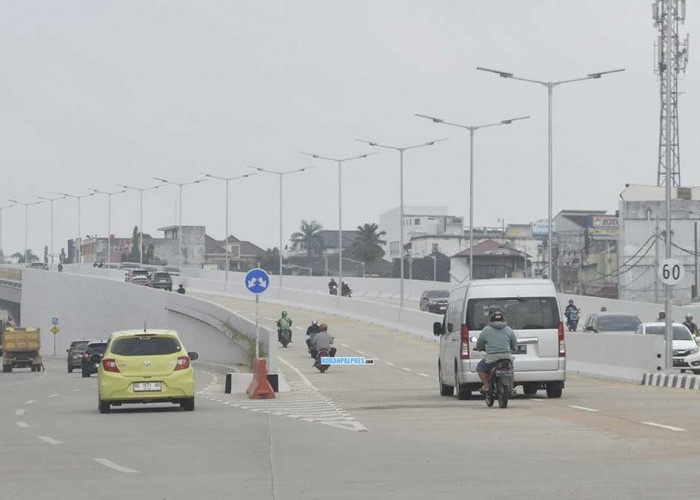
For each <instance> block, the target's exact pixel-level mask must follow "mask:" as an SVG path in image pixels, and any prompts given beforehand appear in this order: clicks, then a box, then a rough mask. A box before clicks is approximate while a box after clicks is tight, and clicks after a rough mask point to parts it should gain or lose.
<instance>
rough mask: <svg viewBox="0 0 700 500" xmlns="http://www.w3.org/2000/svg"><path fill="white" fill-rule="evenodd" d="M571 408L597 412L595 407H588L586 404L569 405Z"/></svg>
mask: <svg viewBox="0 0 700 500" xmlns="http://www.w3.org/2000/svg"><path fill="white" fill-rule="evenodd" d="M569 408H573V409H575V410H582V411H590V412H597V411H598V410H596V409H595V408H586V407H585V406H576V405H569Z"/></svg>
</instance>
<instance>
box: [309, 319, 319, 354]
mask: <svg viewBox="0 0 700 500" xmlns="http://www.w3.org/2000/svg"><path fill="white" fill-rule="evenodd" d="M320 331H321V327H320V326H318V321H316V320H315V319H312V320H311V325H309V327H308V328H307V329H306V336H307V339H306V347H308V348H309V352H311V341H312V340H313V338H314V336H315V335H316V334H317V333H318V332H320Z"/></svg>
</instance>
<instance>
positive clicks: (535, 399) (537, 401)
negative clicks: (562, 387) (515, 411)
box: [528, 398, 546, 403]
mask: <svg viewBox="0 0 700 500" xmlns="http://www.w3.org/2000/svg"><path fill="white" fill-rule="evenodd" d="M528 401H535V402H536V403H543V402H544V401H546V400H545V399H538V398H532V399H528Z"/></svg>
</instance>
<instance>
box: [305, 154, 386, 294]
mask: <svg viewBox="0 0 700 500" xmlns="http://www.w3.org/2000/svg"><path fill="white" fill-rule="evenodd" d="M301 154H303V155H306V156H310V157H312V158H315V159H317V160H326V161H332V162H335V163H337V164H338V285H339V286H341V287H342V284H343V163H345V162H346V161H352V160H359V159H362V158H367V157H368V156H370V155H372V154H376V153H365V154H362V155H358V156H350V157H348V158H329V157H327V156H320V155H317V154H313V153H304V152H302V153H301ZM341 296H342V293H339V294H338V300H340V297H341Z"/></svg>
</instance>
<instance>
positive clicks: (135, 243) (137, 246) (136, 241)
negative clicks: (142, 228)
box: [128, 226, 146, 264]
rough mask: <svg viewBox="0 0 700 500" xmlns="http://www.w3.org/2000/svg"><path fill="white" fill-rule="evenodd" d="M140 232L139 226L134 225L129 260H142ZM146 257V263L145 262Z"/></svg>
mask: <svg viewBox="0 0 700 500" xmlns="http://www.w3.org/2000/svg"><path fill="white" fill-rule="evenodd" d="M139 236H140V234H139V227H138V226H134V230H133V231H132V232H131V253H130V254H129V257H128V259H129V262H139V261H140V260H141V239H140V237H139ZM145 260H146V259H144V264H145Z"/></svg>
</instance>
